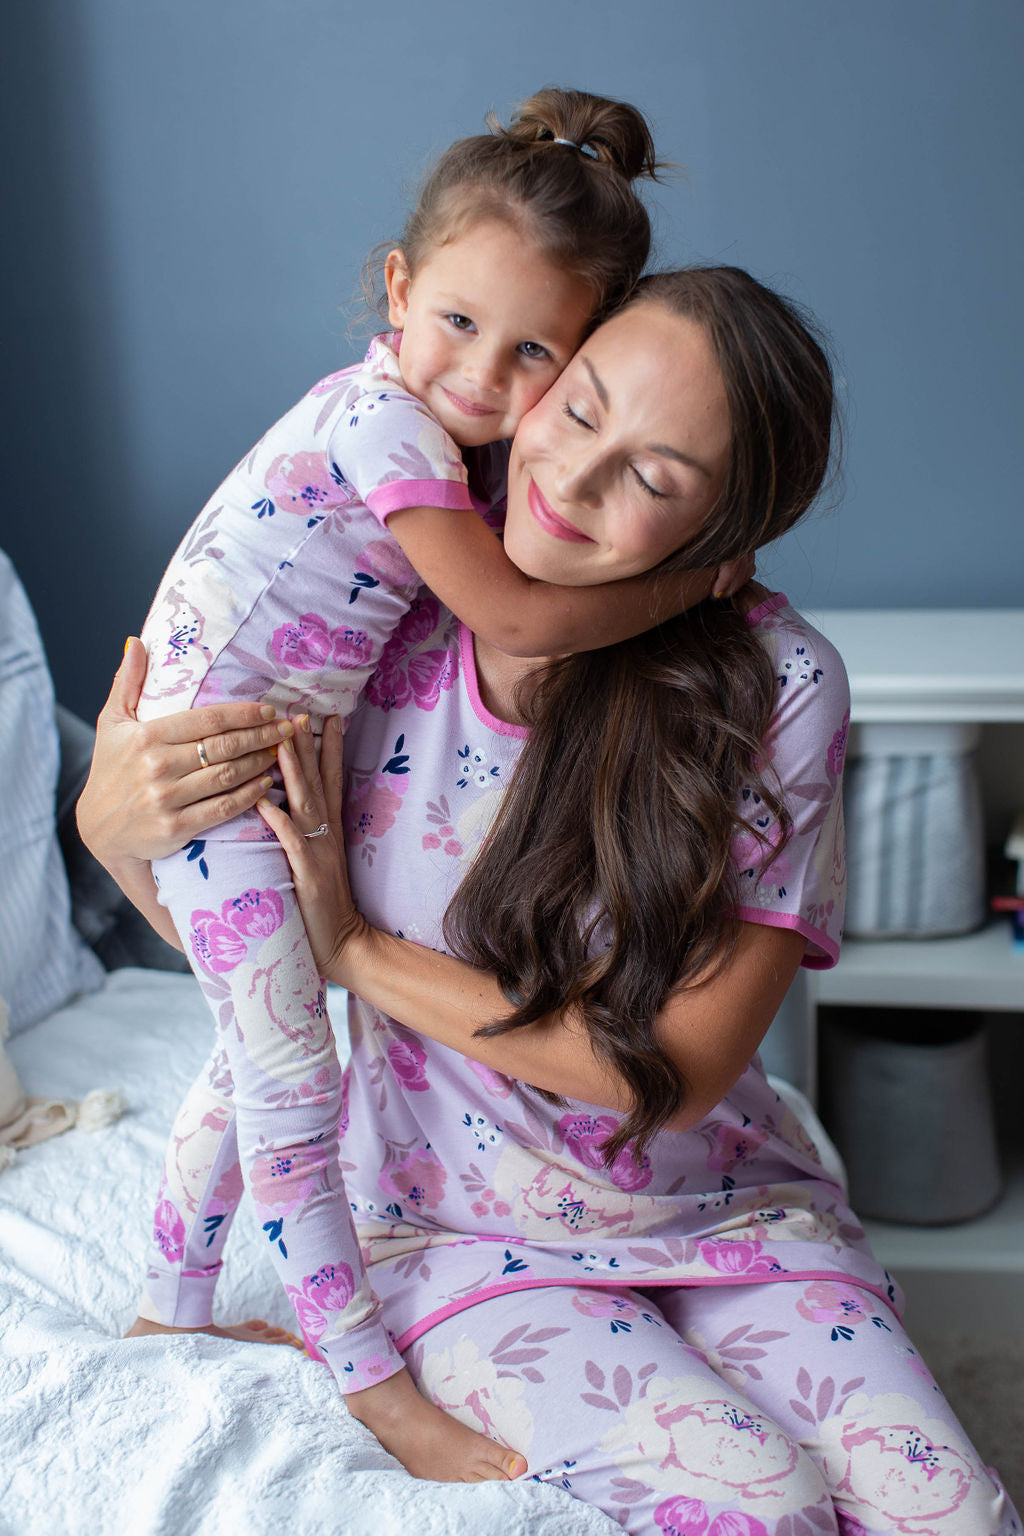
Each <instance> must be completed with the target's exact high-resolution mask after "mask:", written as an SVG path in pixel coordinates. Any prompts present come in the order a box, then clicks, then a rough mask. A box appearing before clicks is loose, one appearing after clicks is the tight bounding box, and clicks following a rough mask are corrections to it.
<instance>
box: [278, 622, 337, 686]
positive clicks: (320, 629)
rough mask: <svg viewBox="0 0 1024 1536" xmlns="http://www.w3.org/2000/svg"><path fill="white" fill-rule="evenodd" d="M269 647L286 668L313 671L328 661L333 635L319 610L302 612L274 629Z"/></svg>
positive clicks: (330, 654)
mask: <svg viewBox="0 0 1024 1536" xmlns="http://www.w3.org/2000/svg"><path fill="white" fill-rule="evenodd" d="M269 649H270V651H271V652H272V653H273V655H274V656H275V657H276V658H277V660H278V661H279V662H280V663H281V665H282V666H284V667H287V668H288V669H289V670H291V671H297V672H313V671H316V669H317V668H319V667H325V666H327V665H328V664H329V662H330V661H331V659H332V657H333V654H334V637H333V635H332V634H331V632H330V630H329V629H328V628H327V620H326V619H323V618H321V616H320V614H318V613H303V614H301V615H300V616H299V618H297V619H292V620H291V621H290V623H288V624H282V625H281V626H280V628H279V629H275V630H274V633H273V634H272V635H271V637H270V647H269Z"/></svg>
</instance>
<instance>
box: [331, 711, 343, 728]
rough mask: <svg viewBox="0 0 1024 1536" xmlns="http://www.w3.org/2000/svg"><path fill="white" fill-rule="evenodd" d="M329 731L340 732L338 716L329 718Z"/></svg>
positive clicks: (339, 717) (339, 718)
mask: <svg viewBox="0 0 1024 1536" xmlns="http://www.w3.org/2000/svg"><path fill="white" fill-rule="evenodd" d="M331 729H332V730H334V731H340V730H341V716H340V715H332V716H331Z"/></svg>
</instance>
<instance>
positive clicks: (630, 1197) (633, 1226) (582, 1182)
mask: <svg viewBox="0 0 1024 1536" xmlns="http://www.w3.org/2000/svg"><path fill="white" fill-rule="evenodd" d="M492 1183H493V1186H494V1189H495V1190H496V1191H497V1193H498V1194H499V1195H500V1196H501V1198H502V1199H503V1200H505V1201H507V1202H508V1204H509V1205H510V1206H511V1207H512V1221H513V1223H514V1226H515V1229H516V1231H517V1232H518V1233H520V1234H522V1236H524V1237H532V1238H545V1239H551V1238H565V1237H575V1236H577V1235H580V1236H582V1235H584V1234H587V1235H591V1234H595V1233H601V1232H604V1233H609V1234H614V1235H617V1236H624V1235H638V1234H639V1233H642V1232H647V1231H649V1230H650V1229H651V1227H654V1226H658V1225H659V1224H660V1223H661V1221H662V1220H663V1219H664V1212H663V1211H662V1209H661V1207H660V1204H659V1202H658V1201H657V1200H655V1199H652V1198H650V1197H649V1196H646V1195H641V1194H637V1193H636V1192H631V1191H628V1190H622V1189H616V1188H615V1187H614V1186H609V1185H607V1184H596V1183H591V1182H590V1180H589V1179H588V1177H587V1174H586V1171H585V1170H584V1169H581V1168H580V1166H579V1164H578V1163H577V1164H575V1165H574V1166H572V1167H570V1166H569V1165H568V1163H561V1162H557V1161H555V1160H554V1159H553V1158H550V1156H549V1157H548V1158H546V1159H545V1160H543V1161H538V1158H537V1155H536V1149H535V1150H534V1152H533V1154H532V1155H531V1152H530V1151H527V1150H526V1149H525V1148H523V1147H520V1146H518V1145H517V1144H515V1143H514V1142H513V1143H511V1144H509V1145H507V1146H506V1147H505V1149H504V1151H503V1152H502V1154H501V1157H500V1158H499V1159H498V1164H497V1167H496V1168H495V1170H494V1177H493V1179H492Z"/></svg>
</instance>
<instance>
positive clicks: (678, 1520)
mask: <svg viewBox="0 0 1024 1536" xmlns="http://www.w3.org/2000/svg"><path fill="white" fill-rule="evenodd" d="M654 1523H655V1525H656V1526H657V1527H658V1529H659V1531H662V1532H664V1536H707V1529H708V1511H707V1505H706V1504H702V1503H701V1501H700V1499H688V1498H686V1497H684V1496H683V1495H682V1494H679V1495H678V1496H677V1497H676V1498H674V1499H666V1500H665V1502H664V1503H663V1504H659V1505H658V1507H657V1509H656V1510H655V1511H654Z"/></svg>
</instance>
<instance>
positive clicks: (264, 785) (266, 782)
mask: <svg viewBox="0 0 1024 1536" xmlns="http://www.w3.org/2000/svg"><path fill="white" fill-rule="evenodd" d="M273 783H274V781H273V779H272V778H271V777H270V774H269V773H268V774H267V776H266V778H265V779H260V789H270V788H271V787H272V786H273ZM264 804H266V801H264Z"/></svg>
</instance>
